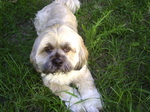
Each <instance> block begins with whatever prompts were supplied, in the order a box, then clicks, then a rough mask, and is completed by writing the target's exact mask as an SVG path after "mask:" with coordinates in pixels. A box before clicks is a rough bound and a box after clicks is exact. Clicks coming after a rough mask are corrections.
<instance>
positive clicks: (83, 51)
mask: <svg viewBox="0 0 150 112" xmlns="http://www.w3.org/2000/svg"><path fill="white" fill-rule="evenodd" d="M88 55H89V53H88V51H87V48H86V47H85V45H84V43H83V42H81V45H80V51H79V61H78V63H77V64H76V66H75V70H80V69H81V68H82V67H83V66H84V65H85V64H86V63H87V60H88Z"/></svg>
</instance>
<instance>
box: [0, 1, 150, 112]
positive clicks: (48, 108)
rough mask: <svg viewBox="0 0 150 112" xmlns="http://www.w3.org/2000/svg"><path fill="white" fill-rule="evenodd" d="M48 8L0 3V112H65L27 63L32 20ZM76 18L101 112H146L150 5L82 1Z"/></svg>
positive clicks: (33, 35)
mask: <svg viewBox="0 0 150 112" xmlns="http://www.w3.org/2000/svg"><path fill="white" fill-rule="evenodd" d="M82 1H83V0H82ZM48 3H49V1H48V0H45V1H44V0H18V1H16V2H12V0H0V51H1V52H0V110H1V112H69V110H67V108H66V106H65V104H64V102H62V101H61V100H60V99H59V98H58V97H56V96H55V95H53V94H52V93H51V91H50V90H49V89H48V88H46V87H45V86H44V85H43V84H42V80H41V77H40V75H39V74H38V73H36V71H35V70H34V69H33V67H32V65H31V64H30V62H29V55H30V51H31V48H32V45H33V42H34V40H35V38H36V32H35V29H34V26H33V22H32V20H33V18H34V17H35V13H36V12H37V11H38V10H40V9H41V8H42V7H44V6H45V5H47V4H48ZM76 16H77V19H78V23H79V26H78V29H79V34H80V35H81V36H82V37H83V38H84V40H85V44H86V46H87V48H88V51H89V53H90V57H89V64H88V65H89V68H90V70H91V72H92V74H93V77H94V79H95V84H96V86H97V88H98V90H99V91H100V93H101V94H102V96H103V100H104V103H105V106H104V112H149V111H150V69H149V68H150V38H149V35H150V19H149V18H150V2H149V0H95V1H93V2H92V0H86V1H83V2H82V7H81V9H80V10H79V11H78V12H77V13H76Z"/></svg>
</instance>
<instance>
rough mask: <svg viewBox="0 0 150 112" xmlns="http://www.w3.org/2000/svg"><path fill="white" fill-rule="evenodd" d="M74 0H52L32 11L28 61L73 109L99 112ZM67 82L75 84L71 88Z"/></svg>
mask: <svg viewBox="0 0 150 112" xmlns="http://www.w3.org/2000/svg"><path fill="white" fill-rule="evenodd" d="M79 8H80V2H79V1H78V0H55V1H53V2H52V3H51V4H49V5H47V6H45V7H44V8H43V9H42V10H40V11H38V13H37V14H36V17H35V20H34V25H35V28H36V31H37V35H38V37H37V38H36V40H35V42H34V45H33V48H32V51H31V54H30V61H31V63H32V64H33V66H34V67H35V69H36V70H37V72H40V73H41V77H42V80H43V83H44V85H45V86H46V87H48V88H50V90H51V91H52V92H53V93H54V94H55V95H57V96H59V98H60V99H61V100H63V101H64V102H65V104H66V106H67V107H68V108H69V109H70V110H71V111H73V112H81V111H82V112H83V111H85V112H99V110H101V109H102V101H101V95H100V94H99V93H98V90H97V89H96V87H95V84H94V80H93V78H92V76H91V73H90V71H89V69H88V67H87V60H88V51H87V48H86V47H85V45H84V42H83V39H82V37H81V36H80V35H79V34H78V31H77V20H76V17H75V15H74V13H75V12H76V11H77V10H78V9H79ZM70 84H74V85H75V86H76V88H75V87H72V86H70Z"/></svg>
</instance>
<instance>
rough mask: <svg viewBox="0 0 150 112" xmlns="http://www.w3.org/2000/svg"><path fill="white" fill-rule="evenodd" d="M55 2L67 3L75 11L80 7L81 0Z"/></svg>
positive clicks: (56, 0) (58, 0)
mask: <svg viewBox="0 0 150 112" xmlns="http://www.w3.org/2000/svg"><path fill="white" fill-rule="evenodd" d="M55 2H56V3H62V4H64V5H66V6H67V7H68V8H69V9H70V10H71V11H72V12H73V13H75V12H76V11H77V10H78V9H79V8H80V2H79V0H55Z"/></svg>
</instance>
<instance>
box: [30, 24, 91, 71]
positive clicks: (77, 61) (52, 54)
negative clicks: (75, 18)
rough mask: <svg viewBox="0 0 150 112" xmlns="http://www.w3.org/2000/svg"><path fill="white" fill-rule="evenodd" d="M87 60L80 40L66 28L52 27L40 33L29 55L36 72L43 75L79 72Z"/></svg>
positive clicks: (85, 50)
mask: <svg viewBox="0 0 150 112" xmlns="http://www.w3.org/2000/svg"><path fill="white" fill-rule="evenodd" d="M87 58H88V51H87V49H86V47H85V46H84V43H83V40H82V38H81V37H80V36H79V35H78V34H77V33H76V32H74V31H73V30H72V29H70V28H69V27H66V26H61V27H57V26H53V27H51V28H49V29H48V30H45V31H44V32H42V33H41V34H40V35H39V37H38V38H37V39H36V40H35V43H34V45H33V49H32V52H31V55H30V60H31V62H32V63H33V65H34V67H35V68H36V70H37V71H38V72H41V73H45V74H48V73H59V72H64V73H66V72H70V71H71V70H80V69H81V68H82V67H83V65H85V64H86V61H87Z"/></svg>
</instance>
